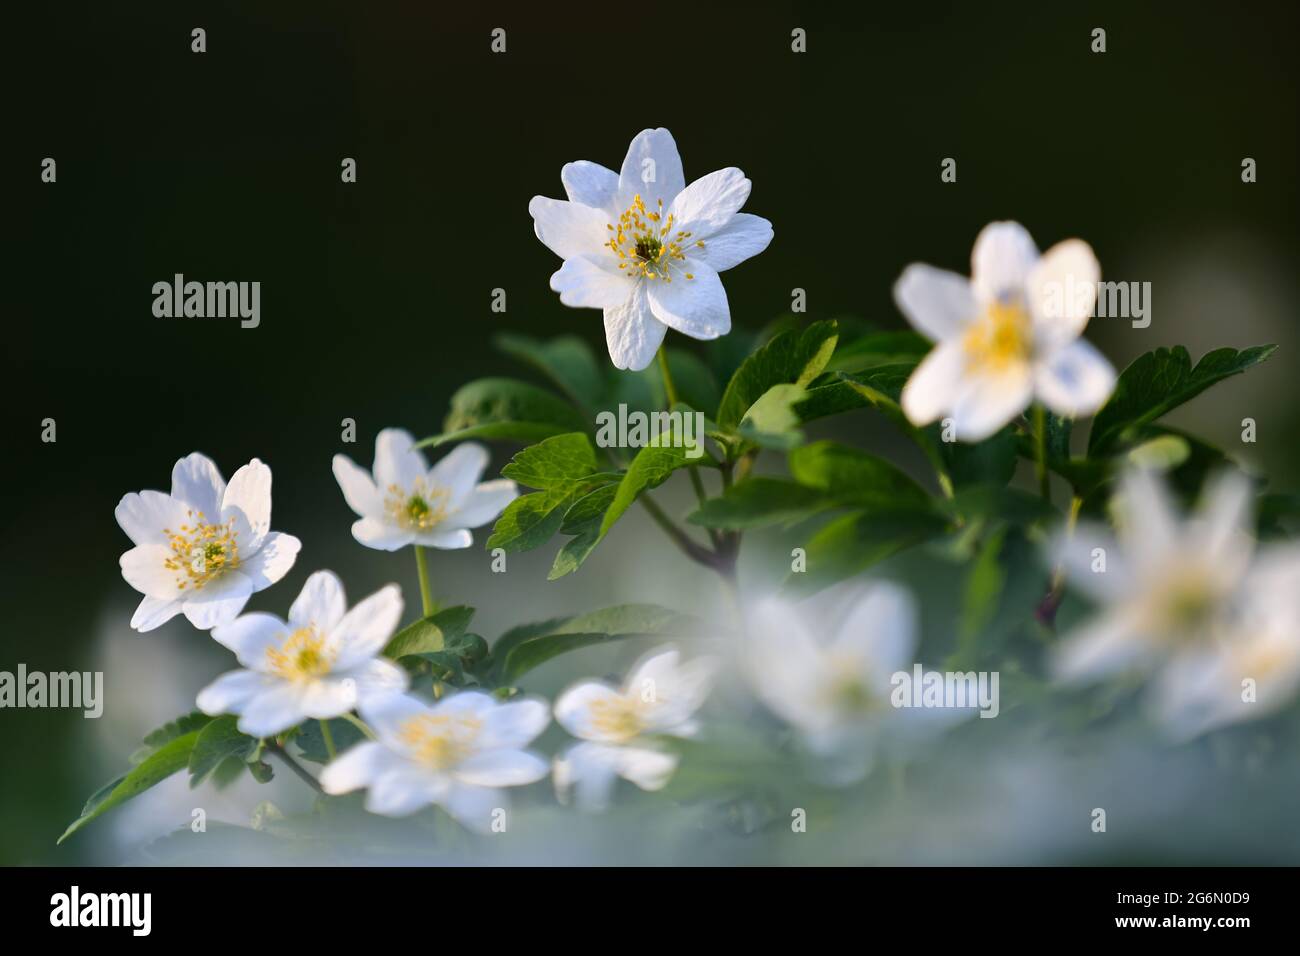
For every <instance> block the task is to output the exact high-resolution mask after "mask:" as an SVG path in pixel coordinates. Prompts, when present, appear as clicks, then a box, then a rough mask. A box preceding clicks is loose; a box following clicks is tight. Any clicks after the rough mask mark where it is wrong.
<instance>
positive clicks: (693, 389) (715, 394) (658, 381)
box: [645, 349, 721, 410]
mask: <svg viewBox="0 0 1300 956" xmlns="http://www.w3.org/2000/svg"><path fill="white" fill-rule="evenodd" d="M668 369H669V371H671V372H672V376H673V386H674V388H675V390H676V392H677V400H678V401H679V402H680V403H681V404H684V405H689V406H690V407H691V408H693V409H700V410H703V409H709V408H717V407H718V401H719V396H720V394H721V390H720V389H719V388H718V380H717V379H716V378H714V377H713V372H711V371H710V370H709V367H708V366H707V365H705V364H704V362H703V361H701V360H700V358H699V357H698V356H696V355H695V354H694V353H691V352H683V351H682V350H680V349H669V350H668ZM645 371H646V374H647V375H651V376H653V381H654V382H655V386H656V389H657V390H658V391H659V393H661V394H662V390H663V376H662V375H661V374H660V372H659V369H658V367H657V365H651V366H650V368H648V369H646V370H645ZM667 404H668V396H667V395H663V397H662V399H661V400H660V401H659V402H657V403H656V405H657V407H659V408H663V407H664V406H666V405H667Z"/></svg>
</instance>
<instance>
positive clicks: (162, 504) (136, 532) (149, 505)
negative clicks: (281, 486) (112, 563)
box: [114, 452, 302, 631]
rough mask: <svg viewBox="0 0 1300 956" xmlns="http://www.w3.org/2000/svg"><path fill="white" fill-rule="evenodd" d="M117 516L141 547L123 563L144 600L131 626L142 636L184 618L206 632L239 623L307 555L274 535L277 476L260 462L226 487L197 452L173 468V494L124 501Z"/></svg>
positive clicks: (155, 493)
mask: <svg viewBox="0 0 1300 956" xmlns="http://www.w3.org/2000/svg"><path fill="white" fill-rule="evenodd" d="M114 514H115V516H116V517H117V523H118V524H119V525H121V527H122V530H123V531H125V532H126V533H127V536H128V537H130V539H131V540H132V541H133V542H134V543H135V547H134V548H132V549H131V550H130V551H128V552H126V553H125V554H123V555H122V557H121V560H120V562H119V563H120V564H121V566H122V577H124V578H125V579H126V583H127V584H129V585H131V587H133V588H135V589H136V590H137V591H139V592H140V593H142V594H143V595H144V600H143V601H141V602H140V606H139V607H138V608H137V609H136V612H135V614H134V615H133V616H132V618H131V626H132V627H133V628H135V629H136V630H138V631H152V630H153V629H154V628H156V627H160V626H161V625H162V624H164V623H166V622H167V621H169V620H171V619H172V618H173V617H175V616H176V615H177V614H181V613H184V615H185V617H186V618H187V619H188V620H189V622H190V623H191V624H193V625H194V626H195V627H197V628H199V629H200V630H208V629H209V628H212V627H215V626H217V625H219V624H225V623H227V622H229V621H233V620H234V619H235V617H237V616H238V614H239V612H240V611H242V610H243V609H244V605H245V604H246V603H248V598H249V596H250V595H252V594H253V592H254V591H261V590H262V589H263V588H268V587H270V586H271V585H272V584H274V583H275V582H276V581H278V580H280V579H281V578H282V577H284V576H285V575H286V574H287V573H288V572H289V569H290V568H291V567H293V562H294V559H295V558H297V556H298V551H299V549H300V548H301V547H302V543H301V542H300V541H299V540H298V539H297V538H295V537H294V536H293V535H289V534H282V533H281V532H279V531H272V530H271V469H270V468H268V467H267V466H266V465H264V464H262V463H261V462H260V461H258V460H257V459H256V458H254V459H253V460H252V461H250V462H249V463H248V464H247V465H244V467H242V468H240V469H239V470H238V471H237V472H235V474H234V477H232V478H231V479H230V484H229V485H227V484H226V482H225V480H224V479H223V478H222V477H221V472H220V471H218V470H217V466H216V465H215V464H213V462H212V459H210V458H208V457H207V456H206V455H201V454H199V453H198V452H194V453H193V454H191V455H189V456H188V457H186V458H182V459H180V460H179V461H178V462H176V466H175V467H174V468H172V490H171V494H164V493H163V492H161V491H142V492H140V493H139V494H136V493H134V492H133V493H131V494H128V495H124V496H123V497H122V500H121V501H120V502H118V505H117V509H116V511H115V512H114Z"/></svg>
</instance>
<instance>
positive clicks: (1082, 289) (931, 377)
mask: <svg viewBox="0 0 1300 956" xmlns="http://www.w3.org/2000/svg"><path fill="white" fill-rule="evenodd" d="M1100 276H1101V267H1100V266H1099V265H1098V264H1097V259H1096V257H1095V256H1094V255H1093V253H1092V249H1091V248H1090V247H1089V246H1088V244H1087V243H1085V242H1082V241H1080V240H1078V239H1069V240H1066V241H1065V242H1061V243H1058V244H1057V245H1055V246H1053V247H1052V248H1051V249H1049V250H1047V252H1046V253H1045V254H1043V255H1042V256H1040V255H1039V254H1038V248H1037V246H1035V245H1034V240H1033V239H1032V238H1031V237H1030V235H1029V233H1028V232H1026V231H1025V228H1024V227H1023V226H1021V225H1020V224H1019V223H1015V222H995V223H990V224H989V225H988V226H985V227H984V229H983V231H981V232H980V234H979V237H978V238H977V239H976V240H975V249H974V251H973V253H972V254H971V277H970V279H969V280H968V279H967V278H966V277H965V276H961V275H958V274H956V273H955V272H948V271H945V270H943V269H936V268H934V267H933V266H928V265H923V264H921V263H913V264H912V265H910V266H908V267H907V268H906V269H905V270H903V274H902V276H900V277H899V279H898V282H897V283H895V285H894V298H895V300H896V301H897V303H898V307H899V308H900V309H901V310H902V312H903V314H904V315H905V316H907V319H908V321H909V322H911V323H912V325H913V326H915V327H916V329H917V330H918V331H919V332H921V333H922V334H923V335H925V336H927V337H928V338H930V339H932V340H933V341H934V342H936V343H937V345H936V346H935V348H934V349H933V351H931V352H930V354H929V355H927V356H926V357H925V359H924V360H923V361H922V362H921V364H920V365H919V366H918V367H917V369H916V371H915V372H913V373H912V377H911V378H910V379H909V380H908V382H907V385H906V386H905V387H904V388H903V395H902V406H903V411H904V412H905V413H906V415H907V417H908V419H909V420H910V421H911V422H912V423H913V424H914V425H928V424H929V423H930V422H932V421H935V420H936V419H938V418H941V417H951V418H952V420H953V426H954V432H955V434H956V436H957V438H959V439H961V440H962V441H971V442H975V441H981V440H983V439H985V438H987V437H989V436H990V435H992V434H993V433H994V432H996V431H997V430H998V429H1000V428H1001V427H1002V426H1003V425H1005V424H1007V423H1008V422H1009V421H1011V420H1012V419H1013V418H1015V417H1016V416H1017V415H1019V414H1020V413H1021V412H1022V411H1024V410H1025V408H1026V407H1028V405H1029V404H1030V402H1032V401H1035V400H1037V401H1039V402H1041V403H1042V404H1043V405H1045V406H1046V407H1047V408H1049V409H1051V410H1052V411H1054V412H1056V413H1057V414H1058V415H1063V416H1068V417H1075V416H1079V415H1090V414H1092V413H1093V412H1095V411H1096V410H1097V409H1099V408H1100V407H1101V406H1102V404H1104V403H1105V401H1106V399H1107V398H1108V397H1109V396H1110V393H1111V392H1112V391H1113V390H1114V387H1115V369H1114V368H1113V367H1112V366H1111V364H1110V363H1109V362H1108V361H1107V360H1106V359H1105V358H1104V357H1103V356H1102V355H1101V353H1100V352H1098V351H1097V350H1096V349H1095V348H1093V347H1092V346H1091V345H1090V344H1088V342H1086V341H1085V340H1083V339H1082V338H1080V336H1081V335H1082V333H1083V330H1084V327H1085V326H1086V325H1087V324H1088V319H1089V318H1090V317H1091V316H1092V310H1093V305H1094V303H1095V302H1096V297H1097V282H1098V279H1099V278H1100Z"/></svg>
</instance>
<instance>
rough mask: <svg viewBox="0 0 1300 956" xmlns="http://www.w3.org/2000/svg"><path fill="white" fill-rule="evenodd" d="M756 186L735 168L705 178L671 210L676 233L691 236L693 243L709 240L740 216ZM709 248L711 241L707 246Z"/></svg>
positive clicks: (691, 186) (669, 209)
mask: <svg viewBox="0 0 1300 956" xmlns="http://www.w3.org/2000/svg"><path fill="white" fill-rule="evenodd" d="M751 186H752V183H750V181H749V180H748V179H746V178H745V174H744V173H742V172H741V171H740V170H739V169H736V167H734V166H730V167H728V168H726V169H719V170H717V171H716V172H712V173H709V174H708V175H707V176H701V177H700V178H699V179H697V180H695V182H693V183H691V184H690V185H689V186H687V187H686V188H685V189H683V190H682V191H681V192H680V193H679V194H678V196H677V198H676V199H674V200H673V202H672V205H671V206H669V207H668V212H669V213H671V214H672V217H673V231H674V232H676V231H677V230H678V229H682V230H685V231H688V232H690V233H691V237H690V238H691V241H692V242H694V241H695V240H696V239H704V240H707V239H708V238H709V237H710V236H712V235H713V234H714V233H715V232H717V231H718V230H719V229H721V228H722V227H723V226H725V225H726V224H727V223H728V222H730V221H731V217H732V216H734V215H735V214H736V213H738V212H740V208H741V207H742V206H743V205H745V200H747V199H748V198H749V190H750V187H751ZM705 245H706V246H707V245H708V243H707V241H706V242H705Z"/></svg>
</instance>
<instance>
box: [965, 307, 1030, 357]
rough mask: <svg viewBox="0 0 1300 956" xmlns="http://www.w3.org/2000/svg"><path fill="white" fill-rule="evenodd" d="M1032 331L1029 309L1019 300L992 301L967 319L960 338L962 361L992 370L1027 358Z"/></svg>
mask: <svg viewBox="0 0 1300 956" xmlns="http://www.w3.org/2000/svg"><path fill="white" fill-rule="evenodd" d="M1032 332H1033V330H1032V328H1031V326H1030V320H1029V313H1027V312H1026V311H1025V310H1024V308H1023V307H1022V306H1021V305H1020V304H1019V303H1013V304H1004V303H1001V302H995V303H994V304H993V305H991V306H989V308H988V310H987V311H986V312H985V313H984V314H983V315H982V316H980V317H979V318H978V319H976V320H975V321H974V322H972V323H971V325H970V328H969V329H967V331H966V334H965V337H964V338H963V339H962V347H963V348H964V349H965V352H966V361H967V363H968V364H969V365H970V366H972V367H974V368H979V369H992V370H993V371H1000V370H1005V369H1006V368H1007V367H1008V366H1010V365H1015V364H1018V363H1021V362H1025V361H1028V360H1029V354H1030V350H1031V347H1032V344H1033V342H1032Z"/></svg>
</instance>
